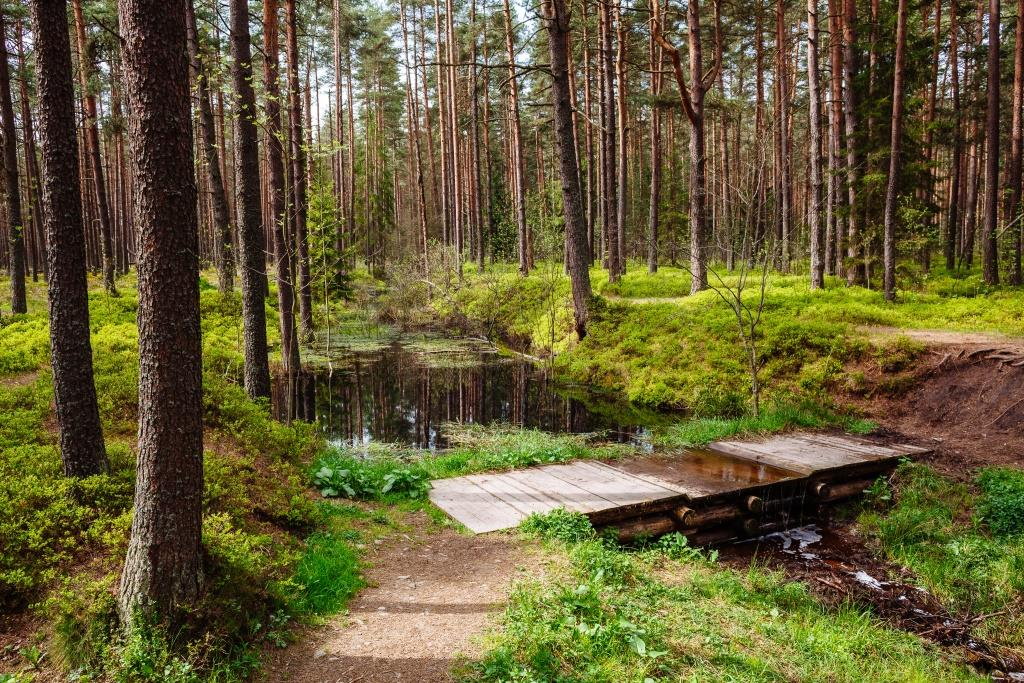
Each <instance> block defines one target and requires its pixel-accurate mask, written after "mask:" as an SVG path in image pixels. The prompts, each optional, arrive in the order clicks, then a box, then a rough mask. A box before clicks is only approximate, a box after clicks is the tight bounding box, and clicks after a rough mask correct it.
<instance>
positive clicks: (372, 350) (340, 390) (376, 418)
mask: <svg viewBox="0 0 1024 683" xmlns="http://www.w3.org/2000/svg"><path fill="white" fill-rule="evenodd" d="M357 332H358V331H356V332H354V331H353V330H348V331H345V330H343V331H342V332H341V333H335V334H334V335H332V336H330V337H329V338H328V337H323V336H322V337H321V338H320V339H318V342H317V344H316V345H315V347H314V349H313V350H312V353H310V354H309V355H308V356H306V357H305V358H304V362H305V364H306V367H307V372H306V373H305V376H304V377H302V378H300V379H299V381H298V384H299V386H298V390H297V393H298V396H299V397H298V399H297V403H296V410H295V412H296V414H297V415H298V416H299V418H300V419H305V420H309V421H315V422H316V423H317V424H318V425H319V426H320V428H321V429H322V430H323V432H324V433H325V435H326V437H327V438H328V439H330V440H332V441H334V442H335V443H337V444H339V445H349V446H359V445H366V444H369V443H371V442H375V441H376V442H384V443H395V444H403V445H408V446H414V447H417V448H430V449H434V448H444V447H445V446H447V439H446V435H445V425H446V423H449V422H463V423H468V424H481V425H486V424H489V423H495V422H500V423H507V424H511V425H515V426H519V427H527V428H535V429H540V430H544V431H548V432H556V433H566V432H568V433H599V434H601V435H602V436H603V437H604V438H605V439H607V440H620V441H629V440H636V439H641V438H642V437H643V435H644V434H645V433H646V430H647V428H649V427H651V426H654V425H656V424H659V423H660V422H662V421H664V420H665V419H666V418H665V416H663V415H661V414H658V413H655V412H651V411H644V410H640V409H637V408H636V407H634V406H631V405H629V404H625V403H622V402H619V401H615V400H612V399H610V398H608V397H606V396H601V395H600V394H598V393H595V392H592V391H588V390H587V389H586V388H582V387H578V386H577V387H571V386H566V385H564V384H559V383H558V382H556V381H554V380H553V379H552V375H551V372H550V371H549V370H548V369H547V368H545V367H544V366H543V365H541V364H538V363H535V362H533V361H531V360H529V359H526V358H523V357H521V356H512V355H508V354H505V353H499V352H498V350H497V349H495V348H494V347H493V346H491V345H490V344H488V343H486V342H483V341H478V340H473V339H447V338H444V337H443V336H440V335H423V334H416V335H407V334H397V333H395V332H393V331H390V330H387V329H385V330H377V331H376V332H373V331H371V332H365V331H363V332H358V333H357ZM275 389H276V391H275V402H274V403H275V408H276V410H277V411H278V415H279V417H281V416H283V415H284V411H283V404H282V401H281V400H280V396H282V395H285V394H286V393H287V392H286V391H283V390H282V385H281V384H279V385H278V386H277V387H275Z"/></svg>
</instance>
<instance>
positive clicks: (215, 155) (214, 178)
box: [185, 0, 235, 292]
mask: <svg viewBox="0 0 1024 683" xmlns="http://www.w3.org/2000/svg"><path fill="white" fill-rule="evenodd" d="M192 2H193V0H187V2H186V3H185V6H186V9H187V11H188V19H187V21H188V27H187V28H188V49H189V60H190V62H191V65H192V70H191V71H192V79H193V81H194V82H195V89H196V98H197V99H198V100H199V121H198V122H199V135H200V138H201V139H200V141H199V142H200V147H201V148H202V152H203V157H204V158H205V160H206V173H207V181H208V184H209V186H210V191H209V195H210V207H211V208H212V209H213V229H214V239H215V252H214V253H215V255H216V261H217V280H218V284H219V285H220V291H222V292H230V291H232V290H233V289H234V288H235V257H234V254H233V253H232V250H231V242H232V241H233V240H232V237H231V235H232V230H231V219H230V217H229V216H230V214H229V211H228V199H227V193H226V192H225V190H224V180H223V178H222V177H221V173H220V152H219V150H218V149H217V130H216V128H215V125H214V119H213V105H212V103H211V102H210V84H209V80H208V78H209V76H208V75H207V74H208V70H204V69H203V61H202V59H201V57H200V55H199V35H198V32H197V31H196V16H195V10H194V8H193V6H192Z"/></svg>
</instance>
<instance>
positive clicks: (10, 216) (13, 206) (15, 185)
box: [0, 8, 28, 313]
mask: <svg viewBox="0 0 1024 683" xmlns="http://www.w3.org/2000/svg"><path fill="white" fill-rule="evenodd" d="M0 60H2V63H0V124H2V126H3V133H4V139H3V146H4V174H5V177H6V180H7V188H6V191H7V239H8V243H9V245H10V246H9V249H10V260H11V311H13V312H14V313H27V312H28V301H27V299H26V295H25V263H26V257H25V222H24V219H23V214H22V211H21V190H20V183H19V181H18V137H17V132H16V129H15V127H14V100H13V98H12V97H11V62H10V55H8V54H7V26H6V22H5V21H4V10H3V9H2V8H0Z"/></svg>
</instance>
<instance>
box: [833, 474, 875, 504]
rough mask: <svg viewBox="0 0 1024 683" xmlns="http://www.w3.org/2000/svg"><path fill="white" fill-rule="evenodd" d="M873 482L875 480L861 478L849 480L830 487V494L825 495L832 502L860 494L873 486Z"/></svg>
mask: <svg viewBox="0 0 1024 683" xmlns="http://www.w3.org/2000/svg"><path fill="white" fill-rule="evenodd" d="M873 483H874V481H872V480H870V479H866V480H865V479H860V480H857V481H847V482H844V483H842V484H833V485H832V486H830V487H829V492H828V495H826V496H825V498H824V500H825V501H827V502H829V503H831V502H833V501H836V500H842V499H843V498H850V497H852V496H859V495H861V494H862V493H864V492H865V491H866V490H868V489H869V488H871V485H872V484H873Z"/></svg>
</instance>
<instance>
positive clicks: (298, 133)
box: [284, 0, 313, 342]
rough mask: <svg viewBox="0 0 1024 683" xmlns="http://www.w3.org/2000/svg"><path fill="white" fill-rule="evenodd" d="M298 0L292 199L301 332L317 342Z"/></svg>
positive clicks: (290, 4) (292, 64)
mask: <svg viewBox="0 0 1024 683" xmlns="http://www.w3.org/2000/svg"><path fill="white" fill-rule="evenodd" d="M295 4H296V0H285V5H284V6H285V36H286V40H287V43H288V119H289V121H290V123H291V150H292V157H291V186H290V189H291V199H292V214H291V215H292V222H293V224H294V226H295V229H294V230H293V232H292V234H293V235H294V236H295V252H296V260H297V264H296V270H297V271H298V276H299V278H298V279H299V297H298V298H299V329H300V331H301V334H302V339H303V340H305V341H307V342H308V341H312V339H313V291H312V288H311V286H310V281H309V238H308V236H307V235H306V218H307V214H308V209H309V205H308V204H307V202H306V190H307V188H306V151H305V149H303V143H304V141H305V137H304V135H303V132H302V99H301V92H300V91H299V39H298V17H297V16H296V11H295Z"/></svg>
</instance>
